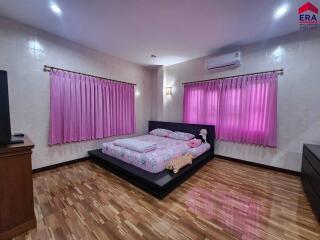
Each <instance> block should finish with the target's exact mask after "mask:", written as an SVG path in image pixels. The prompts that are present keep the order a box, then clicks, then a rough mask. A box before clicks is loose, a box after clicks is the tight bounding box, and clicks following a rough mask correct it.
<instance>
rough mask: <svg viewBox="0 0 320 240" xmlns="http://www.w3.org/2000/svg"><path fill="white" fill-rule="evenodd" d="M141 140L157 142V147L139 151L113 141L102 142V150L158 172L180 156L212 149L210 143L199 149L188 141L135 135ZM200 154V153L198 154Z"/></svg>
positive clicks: (202, 145)
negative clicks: (151, 149) (190, 145)
mask: <svg viewBox="0 0 320 240" xmlns="http://www.w3.org/2000/svg"><path fill="white" fill-rule="evenodd" d="M134 139H138V140H141V141H147V142H151V143H156V144H157V148H156V150H154V151H151V152H147V153H139V152H135V151H132V150H129V149H127V148H124V147H120V146H116V145H114V143H113V142H107V143H103V144H102V152H103V153H104V154H107V155H109V156H112V157H115V158H117V159H119V160H122V161H124V162H127V163H129V164H132V165H134V166H136V167H138V168H141V169H143V170H146V171H148V172H152V173H158V172H161V171H163V170H164V169H165V166H166V164H167V163H168V162H169V161H170V160H172V159H174V158H176V157H179V156H182V155H184V154H186V153H188V152H191V153H192V155H193V156H194V157H196V156H198V155H201V154H202V153H204V152H205V151H207V150H209V149H210V144H208V143H206V144H201V145H200V147H201V148H200V147H199V148H198V150H197V149H195V148H190V147H189V146H188V145H187V144H186V143H187V142H186V141H182V140H176V139H171V138H167V137H159V136H154V135H143V136H138V137H134ZM197 154H198V155H197Z"/></svg>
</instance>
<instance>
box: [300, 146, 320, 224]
mask: <svg viewBox="0 0 320 240" xmlns="http://www.w3.org/2000/svg"><path fill="white" fill-rule="evenodd" d="M301 177H302V183H303V187H304V191H305V193H306V195H307V197H308V199H309V202H310V204H311V206H312V209H313V212H314V213H315V215H316V217H317V219H318V221H319V222H320V146H318V145H312V144H305V145H303V157H302V169H301Z"/></svg>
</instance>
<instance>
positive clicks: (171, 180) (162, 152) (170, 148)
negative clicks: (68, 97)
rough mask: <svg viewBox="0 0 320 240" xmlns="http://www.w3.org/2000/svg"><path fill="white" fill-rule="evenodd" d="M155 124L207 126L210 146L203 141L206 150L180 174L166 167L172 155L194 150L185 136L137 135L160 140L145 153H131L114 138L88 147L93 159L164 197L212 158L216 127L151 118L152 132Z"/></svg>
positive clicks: (190, 129)
mask: <svg viewBox="0 0 320 240" xmlns="http://www.w3.org/2000/svg"><path fill="white" fill-rule="evenodd" d="M156 128H165V129H169V130H172V131H181V132H188V133H192V134H194V135H198V134H199V132H200V130H201V129H203V128H204V129H207V132H208V134H207V142H208V144H207V145H208V146H209V147H207V146H205V145H203V147H205V149H202V150H201V153H202V152H203V153H202V154H201V155H199V156H198V157H196V158H195V159H194V160H193V163H192V165H189V166H186V167H184V168H182V169H181V170H180V171H179V172H178V173H177V174H174V173H173V172H171V171H168V170H164V167H165V165H166V163H167V162H168V161H169V160H170V159H172V158H173V157H176V156H179V155H184V154H185V153H187V152H188V151H193V150H194V149H193V150H191V149H190V148H189V147H187V146H186V144H185V142H184V141H182V140H174V139H169V138H164V137H158V136H153V135H143V136H138V137H136V138H137V139H140V140H144V141H153V142H155V143H157V146H158V148H157V150H156V151H152V152H149V153H145V154H141V153H138V152H135V153H132V152H131V150H128V149H123V148H122V149H121V148H120V147H117V146H115V145H114V144H113V143H112V142H108V143H104V144H103V146H102V149H97V150H93V151H89V156H90V159H92V161H94V162H95V163H97V164H99V165H100V166H102V167H104V168H106V169H108V170H109V171H111V172H113V173H115V174H116V175H118V176H120V177H122V178H124V179H126V180H127V181H129V182H131V183H132V184H134V185H136V186H137V187H140V188H141V189H143V190H144V191H146V192H148V193H150V194H151V195H153V196H155V197H157V198H159V199H162V198H164V197H165V196H166V195H167V194H169V193H170V192H171V191H172V190H174V189H175V188H176V187H177V186H179V185H180V184H181V183H182V182H184V181H185V180H186V179H187V178H188V177H190V176H191V175H192V174H193V173H194V172H196V171H197V170H198V169H199V168H200V167H201V166H203V165H204V164H205V163H207V162H208V161H209V160H210V159H213V157H214V139H215V128H214V126H209V125H199V124H186V123H173V122H159V121H149V132H150V131H152V130H153V129H156ZM209 144H210V145H209ZM198 154H199V153H198Z"/></svg>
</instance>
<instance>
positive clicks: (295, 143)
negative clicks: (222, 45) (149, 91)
mask: <svg viewBox="0 0 320 240" xmlns="http://www.w3.org/2000/svg"><path fill="white" fill-rule="evenodd" d="M236 50H238V49H236ZM241 50H242V60H243V61H242V64H241V67H239V68H237V69H234V70H229V71H225V72H220V73H214V72H208V71H207V70H206V68H205V60H206V58H205V57H203V58H199V59H195V60H192V61H188V62H184V63H180V64H176V65H172V66H169V67H166V68H165V69H164V67H162V69H161V70H159V71H162V72H164V73H165V74H164V76H163V77H162V78H161V77H160V78H159V77H158V78H157V81H159V82H161V83H157V86H158V87H159V88H158V90H157V91H156V92H157V93H158V95H159V96H160V97H159V96H157V99H161V98H162V99H163V103H162V104H160V103H159V102H158V103H157V106H156V107H157V112H156V114H154V115H153V116H152V117H153V119H155V120H165V121H178V122H181V121H182V104H183V86H182V84H181V83H182V82H191V81H197V80H204V79H210V78H215V77H220V76H230V75H237V74H244V73H250V72H259V71H266V70H272V69H278V68H284V72H285V73H284V75H283V76H280V77H279V89H278V143H279V145H278V148H277V149H272V148H264V147H257V146H253V145H245V144H238V143H231V142H217V146H216V153H217V154H220V155H224V156H228V157H233V158H238V159H242V160H247V161H251V162H257V163H262V164H265V165H270V166H275V167H280V168H285V169H289V170H295V171H300V168H301V152H302V144H303V143H316V144H320V108H319V104H320V91H319V89H320V75H319V67H320V65H319V55H320V31H319V30H314V31H311V30H310V31H303V32H297V33H294V34H290V35H287V36H284V37H281V38H277V39H272V40H269V41H266V42H261V43H257V44H251V45H248V46H245V47H242V48H241ZM161 86H163V87H162V89H161ZM165 86H173V87H174V88H173V95H172V96H171V97H166V96H165V95H164V94H163V88H164V87H165ZM154 105H155V103H154Z"/></svg>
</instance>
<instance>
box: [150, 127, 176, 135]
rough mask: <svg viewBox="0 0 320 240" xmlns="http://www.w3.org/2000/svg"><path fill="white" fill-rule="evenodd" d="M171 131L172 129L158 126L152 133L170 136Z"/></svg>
mask: <svg viewBox="0 0 320 240" xmlns="http://www.w3.org/2000/svg"><path fill="white" fill-rule="evenodd" d="M170 133H172V131H171V130H168V129H164V128H156V129H153V130H152V131H151V132H150V134H152V135H155V136H159V137H168V136H169V134H170Z"/></svg>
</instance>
